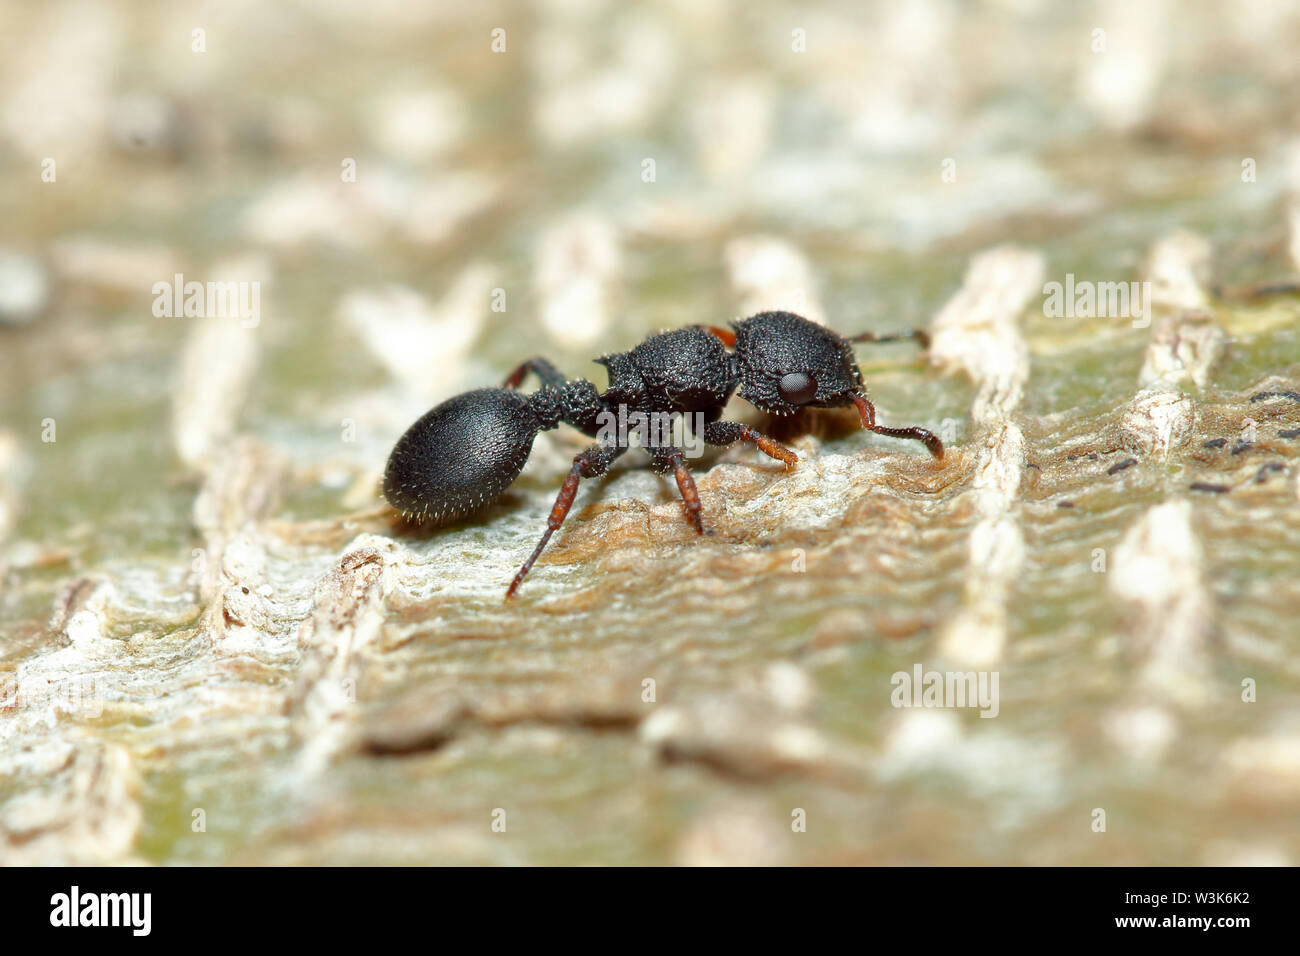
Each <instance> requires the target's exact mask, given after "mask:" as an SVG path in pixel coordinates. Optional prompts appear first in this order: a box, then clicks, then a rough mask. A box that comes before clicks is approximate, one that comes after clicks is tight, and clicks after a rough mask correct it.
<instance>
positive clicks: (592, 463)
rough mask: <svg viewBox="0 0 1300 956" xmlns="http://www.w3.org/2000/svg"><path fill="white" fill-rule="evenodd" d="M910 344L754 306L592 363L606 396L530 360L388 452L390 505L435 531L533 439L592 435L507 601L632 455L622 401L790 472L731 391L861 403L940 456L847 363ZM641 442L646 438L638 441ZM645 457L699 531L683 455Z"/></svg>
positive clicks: (795, 406) (673, 450) (426, 420)
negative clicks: (619, 428) (697, 427)
mask: <svg viewBox="0 0 1300 956" xmlns="http://www.w3.org/2000/svg"><path fill="white" fill-rule="evenodd" d="M907 338H910V339H914V340H916V341H918V342H919V343H920V344H921V345H922V346H927V345H928V344H929V339H928V337H927V336H926V334H925V333H924V332H920V331H915V330H910V329H909V330H906V331H903V332H898V333H894V334H892V335H875V334H874V333H871V332H864V333H861V334H859V335H854V336H850V337H847V338H846V337H844V336H841V335H838V334H837V333H835V332H833V331H831V330H830V329H828V328H825V327H824V326H821V325H818V324H816V323H815V322H811V321H809V320H808V319H805V318H803V317H802V316H798V315H795V314H794V313H791V312H760V313H759V314H757V315H753V316H750V317H749V318H747V319H743V320H741V321H738V322H733V323H731V328H730V329H723V328H718V327H716V326H703V325H692V326H688V327H686V328H682V329H674V330H672V331H670V332H662V333H659V334H657V335H652V336H650V337H649V338H647V339H646V340H645V341H643V342H642V343H641V344H640V345H638V346H636V347H635V348H634V349H632V350H631V351H628V352H620V353H617V354H613V355H604V356H602V357H601V358H598V359H596V361H597V362H598V363H599V364H601V365H603V366H605V369H606V371H607V372H608V374H609V387H608V388H607V389H605V391H604V392H600V391H598V390H597V389H596V386H595V385H593V384H592V383H591V382H589V381H587V380H586V379H575V380H572V381H570V380H567V379H566V378H565V377H564V375H563V374H562V373H561V372H560V371H559V370H558V369H556V368H555V366H554V365H552V364H551V363H550V362H548V361H547V360H546V359H543V358H533V359H529V360H528V361H526V362H524V363H523V364H521V365H520V366H519V367H518V368H516V369H515V370H514V371H513V372H512V373H511V374H510V375H509V376H508V377H507V378H506V380H505V382H504V383H503V387H502V388H479V389H475V390H473V391H470V392H465V393H463V394H461V395H457V396H455V397H454V398H449V399H447V400H446V401H445V402H443V403H442V404H441V405H438V406H436V407H434V408H433V409H431V410H430V411H428V412H426V413H425V414H424V415H423V416H422V417H421V418H420V419H419V420H418V421H416V422H415V424H414V425H412V426H411V427H410V428H409V429H407V431H406V433H405V434H404V435H403V436H402V437H401V438H400V439H398V441H397V444H396V445H395V446H394V447H393V451H392V454H391V455H390V456H389V458H388V466H387V468H386V469H385V471H384V497H385V498H386V499H387V500H388V502H389V503H390V504H391V505H393V507H394V508H396V509H397V510H398V511H400V512H401V513H402V515H403V516H404V517H406V518H407V519H408V520H413V521H419V522H422V523H424V524H426V525H428V526H431V527H441V526H443V525H448V524H451V523H453V522H455V521H459V520H460V519H462V518H465V517H467V516H469V515H471V514H473V513H474V512H476V511H479V510H480V509H482V508H484V507H486V506H487V505H488V504H489V503H490V502H491V501H492V500H493V499H495V498H497V497H498V496H499V495H501V494H502V492H504V491H505V490H506V489H507V488H508V487H510V485H511V484H512V483H513V482H514V480H515V478H517V477H518V476H519V472H520V471H522V470H523V467H524V463H525V462H526V461H527V460H528V456H529V453H530V452H531V451H532V447H533V439H534V438H536V437H537V433H538V432H540V431H546V430H549V429H552V428H556V427H558V426H559V425H560V423H564V424H567V425H572V426H573V427H574V428H576V429H578V430H579V431H581V432H583V433H584V434H586V435H588V436H590V437H592V438H597V439H598V441H597V443H596V444H594V445H592V446H591V447H590V448H588V449H587V450H586V451H584V452H582V453H581V454H579V455H578V456H577V457H576V458H574V459H573V467H572V468H571V469H570V471H569V475H568V477H567V478H565V479H564V484H563V486H562V487H561V488H560V493H559V496H558V497H557V498H556V499H555V505H554V507H553V508H551V514H550V516H549V517H548V518H547V520H546V530H545V532H543V534H542V539H541V540H540V541H539V542H538V543H537V547H536V548H534V549H533V553H532V554H531V555H529V557H528V560H527V561H525V562H524V564H523V567H521V568H520V569H519V573H518V574H516V575H515V578H514V580H513V581H512V582H511V583H510V587H509V588H508V589H507V591H506V598H507V599H509V598H511V597H513V596H514V595H515V593H516V592H517V591H518V590H519V585H520V584H522V583H523V580H524V577H525V576H526V575H527V574H528V571H529V569H530V568H532V566H533V563H534V562H535V561H536V560H537V558H538V557H539V556H540V555H541V553H542V551H543V550H544V549H545V548H546V545H547V542H549V541H550V540H551V535H553V534H554V533H555V531H556V530H557V529H558V528H559V527H560V525H562V524H563V523H564V519H565V516H567V515H568V513H569V509H570V507H572V505H573V500H574V498H575V497H576V496H577V493H578V483H579V482H580V481H581V480H582V479H583V478H595V477H597V476H599V475H603V474H604V473H605V472H606V471H608V470H609V466H610V465H611V464H612V463H613V462H614V460H615V459H617V458H618V457H619V456H620V455H622V454H623V453H624V452H625V451H627V449H628V444H627V443H626V441H621V440H614V439H611V438H610V437H609V435H608V428H605V429H604V430H603V431H602V426H603V425H605V424H606V423H607V422H608V421H609V418H610V416H612V415H617V413H618V412H619V410H620V407H621V408H622V409H623V410H624V412H625V413H626V412H628V411H632V412H641V413H644V414H659V415H664V414H667V415H699V416H700V418H701V419H702V420H703V422H704V434H703V436H702V437H703V439H704V442H705V444H708V445H732V444H735V443H736V442H738V441H744V442H750V443H752V444H754V445H756V446H757V447H758V449H759V450H760V451H761V452H763V453H764V454H765V455H768V456H769V457H771V458H774V459H776V460H778V461H781V462H783V463H784V464H785V467H786V470H787V471H788V470H791V469H793V468H794V465H795V463H796V462H797V461H798V460H799V458H798V456H797V455H795V453H794V452H792V451H791V450H790V449H789V448H786V447H785V446H784V445H781V444H780V443H778V442H776V441H774V440H773V439H771V438H769V437H768V436H767V435H764V434H763V433H762V432H760V431H758V430H757V429H755V428H752V427H750V426H749V425H744V424H741V423H740V422H728V421H722V420H721V419H722V411H723V408H724V406H725V405H726V404H727V401H728V400H729V399H730V398H731V395H732V393H733V392H736V391H737V390H739V395H740V397H741V398H743V399H745V401H747V402H749V403H750V404H751V405H754V406H756V407H757V408H759V409H761V410H762V411H764V412H768V413H769V414H773V415H792V414H794V413H795V412H796V411H798V410H799V409H801V408H807V407H810V406H811V407H816V408H844V407H847V406H849V405H854V406H856V407H857V410H858V416H859V418H860V419H861V422H862V427H863V428H865V429H867V430H868V431H873V432H876V433H877V434H880V435H892V436H893V437H895V438H912V439H916V440H917V441H920V442H923V443H924V444H925V447H926V448H928V449H929V450H930V454H932V455H933V456H934V457H935V458H937V459H942V458H943V443H942V442H940V441H939V439H938V438H937V437H936V436H935V435H934V434H933V433H931V432H929V431H927V430H926V429H924V428H920V427H918V426H915V425H913V426H909V427H905V428H889V427H886V426H884V425H878V424H876V410H875V407H874V406H873V405H872V404H871V402H870V401H869V400H868V399H867V396H866V388H865V385H864V383H863V380H862V372H861V371H860V370H859V369H858V365H857V362H856V360H855V359H854V356H853V347H852V345H851V343H853V342H894V341H899V340H902V339H907ZM728 349H731V351H728ZM529 373H532V374H534V375H536V376H537V378H538V379H539V380H540V381H541V383H542V387H541V388H539V389H538V390H537V391H535V392H533V393H532V394H529V395H524V394H521V393H520V392H518V391H516V389H517V388H518V387H519V386H520V385H521V384H523V381H524V379H525V378H526V377H527V376H528V374H529ZM642 438H643V444H644V443H645V442H644V433H643V435H642ZM646 451H647V452H648V453H649V455H650V461H651V467H652V468H653V469H654V470H655V471H657V472H659V473H661V474H668V473H670V472H671V473H672V475H673V476H674V478H676V480H677V489H678V491H680V492H681V496H682V501H683V502H684V503H685V506H686V517H687V518H688V519H689V521H690V522H691V525H692V526H693V527H694V528H695V530H696V531H698V532H701V533H702V532H703V531H704V523H703V522H702V521H701V519H700V496H699V494H698V492H697V491H696V490H695V480H694V479H693V478H692V477H691V473H690V471H689V470H688V469H687V467H686V462H685V460H684V456H683V452H682V449H681V448H679V447H676V446H675V445H673V444H671V443H670V442H669V441H666V440H664V439H659V440H658V441H654V442H651V443H650V444H649V446H648V447H646Z"/></svg>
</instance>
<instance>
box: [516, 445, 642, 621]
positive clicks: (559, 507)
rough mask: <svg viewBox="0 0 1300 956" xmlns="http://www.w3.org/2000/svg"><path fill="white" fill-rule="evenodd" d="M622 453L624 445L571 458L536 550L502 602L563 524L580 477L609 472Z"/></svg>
mask: <svg viewBox="0 0 1300 956" xmlns="http://www.w3.org/2000/svg"><path fill="white" fill-rule="evenodd" d="M625 451H627V448H626V447H625V446H624V447H619V446H617V445H592V446H591V447H590V448H588V449H587V450H586V451H584V452H583V453H582V454H580V455H578V457H576V458H574V459H573V467H572V468H571V469H570V470H569V476H568V477H567V478H565V479H564V484H563V485H561V486H560V493H559V495H558V496H556V499H555V504H554V506H553V507H552V508H551V514H550V517H548V518H547V519H546V531H544V532H543V533H542V540H541V541H538V542H537V547H535V548H534V549H533V553H532V554H530V555H529V556H528V560H527V561H525V562H524V566H523V567H522V568H520V569H519V573H518V574H516V575H515V579H514V580H513V581H511V582H510V587H509V588H508V589H507V590H506V600H510V598H512V597H514V596H515V592H516V591H518V590H519V585H521V584H523V583H524V578H525V577H526V576H527V575H528V572H529V570H530V569H531V568H532V566H533V563H534V562H535V561H536V560H537V559H538V558H539V557H541V554H542V551H544V550H545V549H546V543H547V542H548V541H550V540H551V535H553V534H554V533H555V532H556V531H557V530H558V529H559V527H560V525H562V524H564V519H565V518H566V517H567V516H568V514H569V509H570V508H572V507H573V499H574V498H576V497H577V496H578V482H579V481H580V480H581V479H583V478H595V477H598V476H599V475H603V474H604V473H605V472H606V471H608V470H609V466H610V465H611V464H612V463H613V462H614V459H616V458H617V457H618V456H619V455H621V454H623V452H625Z"/></svg>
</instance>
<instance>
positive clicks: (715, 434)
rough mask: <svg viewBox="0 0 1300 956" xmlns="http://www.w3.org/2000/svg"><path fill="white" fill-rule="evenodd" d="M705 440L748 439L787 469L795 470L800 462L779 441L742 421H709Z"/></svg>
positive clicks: (722, 442)
mask: <svg viewBox="0 0 1300 956" xmlns="http://www.w3.org/2000/svg"><path fill="white" fill-rule="evenodd" d="M704 441H705V442H706V443H708V444H710V445H734V444H735V443H736V442H738V441H747V442H749V443H750V444H751V445H755V446H757V447H758V450H759V451H761V452H762V453H763V454H764V455H767V457H769V458H775V459H776V460H777V461H780V462H783V463H784V464H785V470H786V471H794V466H795V465H797V464H798V463H799V456H798V455H796V454H795V453H794V452H792V451H791V450H790V449H789V448H786V447H785V446H784V445H782V444H781V443H780V442H779V441H776V440H775V439H772V438H768V437H767V436H766V435H764V434H763V433H762V432H761V431H759V430H758V429H757V428H750V427H749V426H748V425H742V424H741V423H740V422H709V423H708V424H707V425H705V426H704Z"/></svg>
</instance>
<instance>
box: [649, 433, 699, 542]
mask: <svg viewBox="0 0 1300 956" xmlns="http://www.w3.org/2000/svg"><path fill="white" fill-rule="evenodd" d="M651 455H653V456H654V464H655V468H656V470H659V471H667V470H668V469H669V468H671V469H672V472H673V477H674V478H676V479H677V490H678V491H679V492H680V493H681V496H682V504H683V505H685V506H686V520H687V521H689V522H690V523H691V526H692V527H694V528H695V530H696V531H698V532H699V533H700V534H704V521H703V520H702V519H701V517H700V510H701V509H700V493H699V491H698V490H697V489H696V487H695V479H694V478H693V477H692V476H691V471H690V469H689V468H687V467H686V459H685V457H684V456H683V455H682V450H681V449H680V448H656V449H654V450H653V451H652V452H651Z"/></svg>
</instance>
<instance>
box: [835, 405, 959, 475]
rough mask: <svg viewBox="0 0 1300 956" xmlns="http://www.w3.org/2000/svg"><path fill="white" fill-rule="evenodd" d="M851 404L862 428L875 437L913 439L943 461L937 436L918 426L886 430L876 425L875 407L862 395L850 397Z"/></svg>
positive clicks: (941, 448) (940, 444)
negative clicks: (860, 421) (855, 410)
mask: <svg viewBox="0 0 1300 956" xmlns="http://www.w3.org/2000/svg"><path fill="white" fill-rule="evenodd" d="M849 397H850V398H852V399H853V404H854V405H856V406H858V417H859V418H860V419H861V420H862V427H863V428H865V429H866V430H867V431H869V432H875V433H876V434H877V435H889V436H890V437H891V438H914V439H916V440H917V441H919V442H922V443H924V445H925V447H926V448H928V449H929V450H930V454H931V455H933V456H934V457H935V458H936V459H937V460H939V461H943V442H941V441H939V436H938V435H936V434H935V433H934V432H932V431H929V430H928V429H925V428H922V427H920V426H919V425H909V426H908V427H906V428H886V427H885V426H884V425H877V424H876V406H875V405H872V404H871V402H869V401H868V400H867V398H866V396H864V395H851V396H849Z"/></svg>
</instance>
